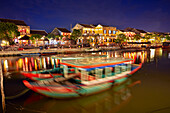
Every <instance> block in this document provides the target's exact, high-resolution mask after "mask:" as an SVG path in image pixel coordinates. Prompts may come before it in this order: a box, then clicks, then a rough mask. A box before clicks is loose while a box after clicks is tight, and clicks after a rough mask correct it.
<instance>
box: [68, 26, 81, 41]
mask: <svg viewBox="0 0 170 113" xmlns="http://www.w3.org/2000/svg"><path fill="white" fill-rule="evenodd" d="M80 36H82V33H81V31H80V30H79V29H74V30H73V32H72V34H71V36H70V39H71V41H72V43H73V41H74V43H75V42H76V41H77V39H78V37H80Z"/></svg>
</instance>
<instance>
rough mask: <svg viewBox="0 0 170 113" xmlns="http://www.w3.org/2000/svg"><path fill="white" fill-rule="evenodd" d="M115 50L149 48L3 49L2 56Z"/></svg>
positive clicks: (0, 54)
mask: <svg viewBox="0 0 170 113" xmlns="http://www.w3.org/2000/svg"><path fill="white" fill-rule="evenodd" d="M114 50H128V51H129V50H130V51H141V50H147V48H124V49H121V48H120V47H103V48H63V49H58V48H51V49H44V50H40V49H26V50H23V51H1V52H0V57H8V56H22V55H54V54H72V53H91V52H103V51H114Z"/></svg>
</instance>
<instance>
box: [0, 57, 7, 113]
mask: <svg viewBox="0 0 170 113" xmlns="http://www.w3.org/2000/svg"><path fill="white" fill-rule="evenodd" d="M0 79H1V95H2V110H3V113H5V110H6V107H5V94H4V86H3V72H2V62H1V59H0Z"/></svg>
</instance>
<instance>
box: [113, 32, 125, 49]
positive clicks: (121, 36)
mask: <svg viewBox="0 0 170 113" xmlns="http://www.w3.org/2000/svg"><path fill="white" fill-rule="evenodd" d="M125 41H126V35H124V34H118V35H117V39H116V40H115V42H116V43H118V45H119V46H120V47H121V48H122V46H123V45H122V44H123V43H124V42H125Z"/></svg>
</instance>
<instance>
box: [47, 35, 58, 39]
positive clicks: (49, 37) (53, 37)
mask: <svg viewBox="0 0 170 113" xmlns="http://www.w3.org/2000/svg"><path fill="white" fill-rule="evenodd" d="M46 37H47V38H48V39H55V38H56V36H55V35H54V34H48V35H47V36H46Z"/></svg>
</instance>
